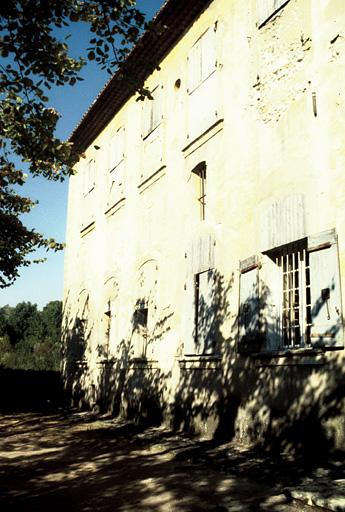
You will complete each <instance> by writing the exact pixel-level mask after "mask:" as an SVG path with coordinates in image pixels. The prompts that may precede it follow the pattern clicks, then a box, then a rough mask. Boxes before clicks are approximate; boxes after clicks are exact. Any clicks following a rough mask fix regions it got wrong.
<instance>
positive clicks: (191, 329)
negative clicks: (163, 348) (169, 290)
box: [182, 273, 195, 355]
mask: <svg viewBox="0 0 345 512" xmlns="http://www.w3.org/2000/svg"><path fill="white" fill-rule="evenodd" d="M187 276H188V279H187V285H186V290H185V304H184V308H183V312H182V314H183V344H184V354H185V355H190V354H195V323H194V320H195V306H194V304H195V302H194V300H195V297H194V294H195V286H194V276H193V275H191V274H190V273H188V275H187Z"/></svg>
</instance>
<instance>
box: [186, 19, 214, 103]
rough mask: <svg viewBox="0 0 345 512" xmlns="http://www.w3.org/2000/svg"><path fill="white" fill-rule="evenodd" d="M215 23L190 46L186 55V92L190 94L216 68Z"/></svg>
mask: <svg viewBox="0 0 345 512" xmlns="http://www.w3.org/2000/svg"><path fill="white" fill-rule="evenodd" d="M215 32H216V25H215V27H214V28H209V29H208V30H207V31H206V32H205V33H204V34H203V35H202V36H201V37H200V38H199V39H198V40H197V41H196V43H195V44H194V46H192V48H191V50H190V52H189V55H188V92H189V94H191V93H192V92H193V91H194V90H195V89H196V88H197V87H198V86H199V85H200V84H201V83H202V82H204V81H205V80H206V79H207V78H208V77H209V76H210V75H212V73H213V72H214V71H215V70H216V45H215V42H216V38H215Z"/></svg>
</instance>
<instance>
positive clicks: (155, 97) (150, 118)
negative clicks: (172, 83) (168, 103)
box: [142, 84, 164, 140]
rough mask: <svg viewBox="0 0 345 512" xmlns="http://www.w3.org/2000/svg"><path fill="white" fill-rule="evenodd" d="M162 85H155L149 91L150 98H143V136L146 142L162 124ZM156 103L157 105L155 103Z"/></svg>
mask: <svg viewBox="0 0 345 512" xmlns="http://www.w3.org/2000/svg"><path fill="white" fill-rule="evenodd" d="M162 91H163V85H162V84H158V85H156V86H155V87H154V88H153V89H152V91H150V95H151V97H152V99H151V98H145V99H144V102H143V134H142V139H143V140H146V139H147V138H148V137H149V136H150V135H151V133H153V132H154V131H155V130H156V129H157V128H158V127H159V126H160V125H161V124H162V122H163V119H164V114H163V92H162ZM155 101H157V103H155Z"/></svg>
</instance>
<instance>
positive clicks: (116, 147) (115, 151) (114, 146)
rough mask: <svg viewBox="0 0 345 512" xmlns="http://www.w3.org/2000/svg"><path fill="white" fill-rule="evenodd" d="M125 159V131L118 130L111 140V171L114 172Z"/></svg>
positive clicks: (122, 128)
mask: <svg viewBox="0 0 345 512" xmlns="http://www.w3.org/2000/svg"><path fill="white" fill-rule="evenodd" d="M124 158H125V129H124V127H123V126H122V127H121V128H118V129H117V130H116V132H115V133H114V134H113V136H112V138H111V140H110V148H109V171H110V172H111V171H113V170H114V169H116V167H117V166H118V165H119V164H120V163H121V162H122V161H123V160H124Z"/></svg>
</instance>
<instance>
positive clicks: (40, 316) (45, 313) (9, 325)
mask: <svg viewBox="0 0 345 512" xmlns="http://www.w3.org/2000/svg"><path fill="white" fill-rule="evenodd" d="M61 315H62V303H61V301H58V300H56V301H52V302H49V303H48V304H47V305H46V306H45V307H44V308H43V310H42V311H38V309H37V306H36V304H31V302H20V303H19V304H17V305H16V306H15V307H10V306H4V307H3V308H0V365H2V366H5V367H8V368H20V369H24V370H26V369H31V370H58V369H59V365H60V352H61Z"/></svg>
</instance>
